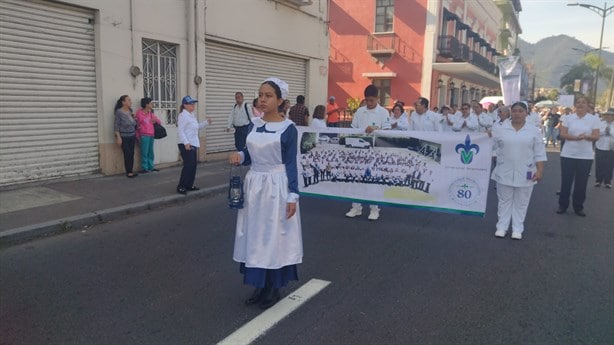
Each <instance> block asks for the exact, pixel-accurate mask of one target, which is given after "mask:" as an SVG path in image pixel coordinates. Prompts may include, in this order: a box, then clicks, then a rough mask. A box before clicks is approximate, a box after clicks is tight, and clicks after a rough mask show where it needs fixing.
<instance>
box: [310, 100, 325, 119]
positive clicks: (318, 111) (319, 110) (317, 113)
mask: <svg viewBox="0 0 614 345" xmlns="http://www.w3.org/2000/svg"><path fill="white" fill-rule="evenodd" d="M325 111H326V107H324V106H323V105H321V104H320V105H316V107H315V109H313V118H314V119H320V120H324V112H325Z"/></svg>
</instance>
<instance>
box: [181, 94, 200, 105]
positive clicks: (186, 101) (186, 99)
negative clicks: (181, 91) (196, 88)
mask: <svg viewBox="0 0 614 345" xmlns="http://www.w3.org/2000/svg"><path fill="white" fill-rule="evenodd" d="M194 103H198V101H197V100H195V99H193V98H192V97H190V96H185V97H183V99H182V100H181V104H194Z"/></svg>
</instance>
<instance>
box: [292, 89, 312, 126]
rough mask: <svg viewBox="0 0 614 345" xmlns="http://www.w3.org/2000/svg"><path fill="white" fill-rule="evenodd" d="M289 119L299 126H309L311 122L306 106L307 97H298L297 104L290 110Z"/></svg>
mask: <svg viewBox="0 0 614 345" xmlns="http://www.w3.org/2000/svg"><path fill="white" fill-rule="evenodd" d="M288 117H289V118H290V120H292V121H294V124H295V125H297V126H307V124H308V122H309V109H307V107H306V106H305V96H303V95H298V96H296V104H295V105H293V106H292V107H291V108H290V111H289V112H288Z"/></svg>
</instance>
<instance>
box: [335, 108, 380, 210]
mask: <svg viewBox="0 0 614 345" xmlns="http://www.w3.org/2000/svg"><path fill="white" fill-rule="evenodd" d="M369 126H374V127H377V128H380V129H390V117H389V113H388V110H386V108H384V107H382V106H381V105H379V104H378V105H377V106H375V108H373V109H367V107H366V106H364V107H360V108H358V110H356V112H355V113H354V118H353V119H352V128H361V129H366V128H367V127H369ZM369 206H370V208H371V213H370V214H369V219H371V217H373V220H375V219H377V218H379V207H378V206H377V205H369ZM360 213H362V205H361V204H360V203H357V202H353V203H352V209H351V210H350V212H348V213H346V216H348V217H350V216H349V214H355V215H358V214H360ZM351 217H354V216H351Z"/></svg>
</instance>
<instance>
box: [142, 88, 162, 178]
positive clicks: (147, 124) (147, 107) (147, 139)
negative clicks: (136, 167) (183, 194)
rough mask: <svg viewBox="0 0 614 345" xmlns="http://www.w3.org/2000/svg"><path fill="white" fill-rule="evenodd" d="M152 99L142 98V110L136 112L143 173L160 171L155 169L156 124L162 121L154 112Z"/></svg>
mask: <svg viewBox="0 0 614 345" xmlns="http://www.w3.org/2000/svg"><path fill="white" fill-rule="evenodd" d="M152 101H153V100H152V99H151V98H148V97H145V98H141V109H139V110H137V111H136V123H137V130H136V137H137V138H138V139H139V141H140V143H141V167H142V169H143V170H142V171H141V172H142V173H148V172H150V171H158V169H155V168H154V151H153V150H154V126H153V125H154V123H157V124H160V119H158V117H156V114H154V112H153V104H152Z"/></svg>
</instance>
